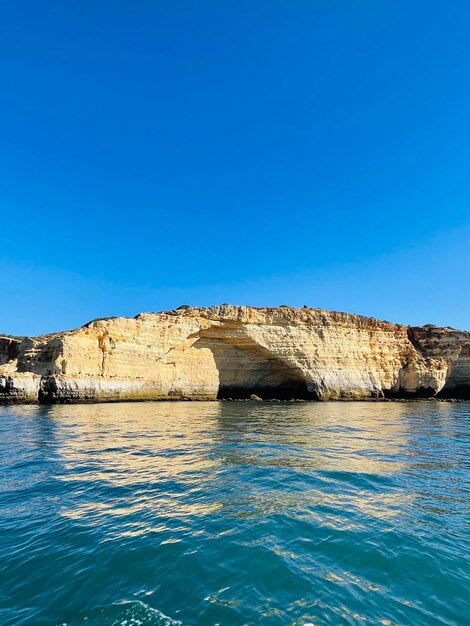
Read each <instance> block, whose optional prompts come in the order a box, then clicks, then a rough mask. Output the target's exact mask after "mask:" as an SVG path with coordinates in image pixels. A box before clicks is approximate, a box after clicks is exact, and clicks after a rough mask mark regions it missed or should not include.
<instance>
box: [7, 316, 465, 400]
mask: <svg viewBox="0 0 470 626" xmlns="http://www.w3.org/2000/svg"><path fill="white" fill-rule="evenodd" d="M250 395H257V396H259V397H260V398H263V399H268V398H277V399H317V400H329V399H363V398H381V397H430V396H435V395H439V396H443V397H451V398H452V397H455V398H470V333H468V332H464V331H456V330H453V329H451V328H437V327H434V326H424V327H420V328H414V327H408V326H401V325H397V324H391V323H389V322H381V321H378V320H376V319H373V318H368V317H362V316H359V315H351V314H347V313H336V312H330V311H323V310H321V309H308V308H303V309H294V308H288V307H280V308H252V307H243V306H230V305H221V306H215V307H210V308H193V307H180V308H179V309H177V310H175V311H168V312H164V313H142V314H140V315H137V316H136V317H135V318H109V319H101V320H95V321H93V322H90V323H89V324H86V325H85V326H83V327H82V328H79V329H77V330H72V331H66V332H61V333H56V334H52V335H43V336H40V337H28V338H26V339H23V340H20V339H15V338H10V337H0V401H4V402H18V403H21V402H44V403H54V402H87V401H118V400H157V399H193V400H198V399H199V400H211V399H216V398H233V399H236V398H249V397H250Z"/></svg>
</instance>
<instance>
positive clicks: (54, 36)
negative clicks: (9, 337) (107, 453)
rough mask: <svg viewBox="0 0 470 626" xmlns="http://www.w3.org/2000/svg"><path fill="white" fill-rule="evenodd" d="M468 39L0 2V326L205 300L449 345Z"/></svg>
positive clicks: (387, 19)
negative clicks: (301, 311)
mask: <svg viewBox="0 0 470 626" xmlns="http://www.w3.org/2000/svg"><path fill="white" fill-rule="evenodd" d="M469 23H470V3H468V2H467V1H458V0H456V1H453V2H450V3H445V2H442V1H439V2H436V1H432V0H431V1H430V0H421V1H416V0H410V1H409V2H396V1H395V0H393V1H392V0H390V1H385V0H370V1H366V0H363V1H353V0H351V1H346V0H343V1H334V0H323V1H322V2H316V1H314V0H308V1H304V2H300V1H296V0H289V1H287V0H283V1H282V2H280V1H276V0H269V1H268V0H266V1H259V2H254V1H253V0H250V1H243V0H237V1H235V0H234V1H233V2H224V1H223V0H213V1H199V0H198V1H194V2H185V1H183V0H179V1H178V2H175V1H174V0H169V1H159V0H158V1H157V0H151V1H150V0H149V1H145V0H140V1H139V0H127V1H124V0H109V1H106V0H101V1H99V2H97V1H96V0H93V1H91V0H80V1H79V2H63V0H56V1H51V0H43V1H42V2H34V1H33V0H30V1H28V2H24V1H23V0H9V1H6V2H3V3H2V4H1V8H0V50H1V63H0V76H1V83H0V85H1V94H0V95H1V97H0V146H1V150H0V206H1V216H2V229H1V233H2V243H1V247H0V275H1V283H2V284H1V291H0V294H1V295H0V298H1V306H0V332H4V333H12V334H37V333H41V332H47V331H51V330H59V329H63V328H69V327H74V326H77V325H81V324H83V323H85V322H87V321H88V320H89V319H92V318H95V317H101V316H108V315H135V314H136V313H138V312H139V311H156V310H161V309H166V308H173V307H176V306H178V305H179V304H182V303H185V304H197V305H210V304H217V303H221V302H231V303H235V304H253V305H278V304H290V305H293V306H302V305H303V304H307V305H309V306H317V307H323V308H332V309H340V310H346V311H350V312H356V313H363V314H369V315H374V316H377V317H380V318H383V319H390V320H392V321H399V322H405V323H415V324H420V323H426V322H434V323H436V324H449V325H452V326H455V327H461V328H467V329H470V292H469V288H468V287H469V270H470V171H469V170H470V76H469V75H470V37H469V33H468V26H469Z"/></svg>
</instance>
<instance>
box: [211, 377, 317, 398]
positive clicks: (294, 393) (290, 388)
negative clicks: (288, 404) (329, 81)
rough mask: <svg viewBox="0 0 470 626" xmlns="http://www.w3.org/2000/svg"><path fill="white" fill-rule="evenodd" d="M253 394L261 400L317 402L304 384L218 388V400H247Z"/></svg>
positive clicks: (315, 396)
mask: <svg viewBox="0 0 470 626" xmlns="http://www.w3.org/2000/svg"><path fill="white" fill-rule="evenodd" d="M252 394H254V395H256V396H258V397H260V398H261V399H262V400H318V397H317V395H316V394H315V393H313V392H311V391H309V390H308V388H307V385H306V383H305V382H302V381H296V380H291V381H286V382H282V383H279V384H277V385H275V386H274V385H266V384H265V385H263V384H258V383H253V384H252V385H249V386H246V385H244V386H237V385H233V384H232V385H223V384H221V385H220V387H219V392H218V394H217V399H218V400H229V399H231V400H249V398H250V396H251V395H252Z"/></svg>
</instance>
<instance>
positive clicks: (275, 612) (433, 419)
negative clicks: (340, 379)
mask: <svg viewBox="0 0 470 626" xmlns="http://www.w3.org/2000/svg"><path fill="white" fill-rule="evenodd" d="M469 436H470V404H465V403H462V404H451V403H429V402H421V403H419V402H416V403H292V404H291V403H279V404H277V403H256V402H255V403H244V402H233V403H230V402H213V403H197V402H180V403H177V402H175V403H149V404H113V405H86V406H85V405H82V406H50V407H46V406H41V407H32V406H30V407H28V406H23V407H0V624H1V625H2V626H9V625H15V626H20V625H38V626H43V625H49V624H50V625H52V626H56V625H63V624H66V625H67V626H79V625H80V626H111V625H112V626H144V625H152V626H153V625H158V626H162V625H165V626H175V625H178V624H181V625H182V626H185V625H188V626H190V625H204V626H205V625H215V624H220V625H221V626H238V625H242V624H249V625H257V624H261V625H266V626H268V625H273V626H275V625H282V624H287V625H296V626H301V625H305V624H314V625H315V626H321V625H324V624H334V625H342V624H360V625H371V624H373V625H374V626H375V625H378V626H380V625H382V626H391V625H398V624H400V625H413V626H419V625H426V626H429V625H433V624H447V625H449V624H452V625H459V626H463V625H464V624H470V603H469V597H470V593H469V589H470V566H469V561H470V526H469V520H470V506H469V504H470V493H469V487H470V485H469V479H470V456H469V441H470V437H469Z"/></svg>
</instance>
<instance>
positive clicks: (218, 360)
mask: <svg viewBox="0 0 470 626" xmlns="http://www.w3.org/2000/svg"><path fill="white" fill-rule="evenodd" d="M193 348H196V349H206V350H210V352H211V353H212V355H213V357H214V362H215V364H216V367H217V370H218V373H219V391H218V394H217V398H218V399H229V398H231V399H248V398H249V397H250V396H251V395H252V394H255V395H257V396H259V397H260V398H262V399H263V400H273V399H277V400H317V399H318V397H317V395H316V394H315V393H312V392H311V391H309V390H308V387H307V382H306V379H305V375H304V374H303V372H302V371H301V370H300V369H298V368H295V367H293V366H290V365H289V364H288V363H286V362H285V361H283V360H282V359H279V358H277V357H275V356H273V355H272V354H271V353H270V352H269V350H267V349H265V348H263V347H262V346H260V345H258V344H256V343H255V342H253V341H251V340H249V339H247V338H246V337H239V338H234V337H225V338H224V337H212V336H201V337H200V338H199V339H198V340H197V341H196V342H195V343H194V344H193Z"/></svg>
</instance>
